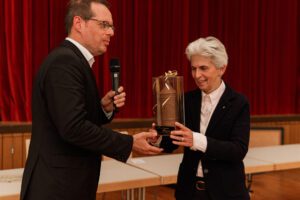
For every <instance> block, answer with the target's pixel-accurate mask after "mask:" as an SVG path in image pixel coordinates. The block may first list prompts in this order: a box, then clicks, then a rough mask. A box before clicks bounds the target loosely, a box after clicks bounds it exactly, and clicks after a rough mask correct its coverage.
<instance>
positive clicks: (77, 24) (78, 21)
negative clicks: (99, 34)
mask: <svg viewBox="0 0 300 200" xmlns="http://www.w3.org/2000/svg"><path fill="white" fill-rule="evenodd" d="M82 26H83V19H82V18H81V17H79V16H75V17H74V18H73V29H74V30H75V31H76V32H81V28H82Z"/></svg>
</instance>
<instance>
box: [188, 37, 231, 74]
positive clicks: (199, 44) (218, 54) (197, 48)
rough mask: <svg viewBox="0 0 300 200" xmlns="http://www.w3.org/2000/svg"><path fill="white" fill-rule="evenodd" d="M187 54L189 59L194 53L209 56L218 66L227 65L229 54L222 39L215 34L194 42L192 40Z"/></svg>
mask: <svg viewBox="0 0 300 200" xmlns="http://www.w3.org/2000/svg"><path fill="white" fill-rule="evenodd" d="M185 54H186V56H187V58H188V60H189V61H190V60H191V57H192V56H194V55H200V56H204V57H208V58H210V59H211V61H212V62H213V63H214V64H215V65H216V67H217V68H220V67H223V66H224V65H226V66H227V63H228V55H227V52H226V48H225V46H224V45H223V44H222V42H221V41H220V40H218V39H217V38H215V37H213V36H209V37H206V38H199V39H197V40H195V41H194V42H191V43H190V44H189V45H188V46H187V48H186V50H185Z"/></svg>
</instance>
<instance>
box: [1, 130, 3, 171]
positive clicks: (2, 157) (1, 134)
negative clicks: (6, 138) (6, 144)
mask: <svg viewBox="0 0 300 200" xmlns="http://www.w3.org/2000/svg"><path fill="white" fill-rule="evenodd" d="M2 142H3V141H2V134H0V170H1V169H2V162H3V145H2Z"/></svg>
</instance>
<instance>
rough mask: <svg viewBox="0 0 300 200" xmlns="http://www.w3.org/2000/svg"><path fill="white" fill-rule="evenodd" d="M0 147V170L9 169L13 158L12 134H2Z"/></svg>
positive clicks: (11, 166)
mask: <svg viewBox="0 0 300 200" xmlns="http://www.w3.org/2000/svg"><path fill="white" fill-rule="evenodd" d="M2 145H3V151H2V154H3V157H2V158H3V162H2V169H11V168H13V157H12V153H13V152H12V148H13V134H3V135H2Z"/></svg>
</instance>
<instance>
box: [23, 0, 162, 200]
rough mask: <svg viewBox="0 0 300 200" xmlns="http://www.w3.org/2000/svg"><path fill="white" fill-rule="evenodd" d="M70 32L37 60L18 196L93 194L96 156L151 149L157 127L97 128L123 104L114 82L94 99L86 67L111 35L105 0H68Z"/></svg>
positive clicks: (90, 198)
mask: <svg viewBox="0 0 300 200" xmlns="http://www.w3.org/2000/svg"><path fill="white" fill-rule="evenodd" d="M66 29H67V32H68V37H67V38H66V40H65V41H64V42H63V43H62V44H61V45H60V46H59V47H58V48H56V49H55V50H54V51H52V52H51V53H50V54H49V56H48V57H47V58H46V60H45V61H44V63H43V64H42V66H41V68H40V71H39V73H38V74H37V77H36V82H35V85H34V89H33V96H32V139H31V144H30V149H29V157H28V159H27V162H26V166H25V170H24V176H23V182H22V189H21V199H22V200H25V199H30V200H48V199H49V200H54V199H55V200H58V199H62V200H75V199H80V200H81V199H82V200H94V199H95V196H96V190H97V186H98V180H99V173H100V166H101V158H100V157H101V155H102V154H104V155H106V156H109V157H112V158H115V159H117V160H120V161H123V162H125V161H126V160H127V158H128V156H129V155H130V153H131V150H134V151H137V152H138V153H144V154H157V153H159V152H161V149H159V148H156V147H153V146H151V145H149V144H148V143H147V138H148V137H155V136H156V133H155V132H143V133H139V134H136V135H134V136H128V135H122V134H120V133H118V132H115V131H112V130H110V129H106V128H104V127H101V125H102V124H104V123H108V122H109V121H111V120H112V115H113V108H114V104H115V106H116V107H122V106H123V105H124V103H125V92H124V91H123V88H122V87H120V88H119V90H118V92H119V94H118V95H116V94H115V92H113V91H110V92H108V93H107V94H106V95H105V96H104V97H103V98H102V99H101V101H100V98H99V96H98V92H97V88H96V83H95V79H94V77H93V73H92V70H91V67H92V64H93V62H94V56H98V55H101V54H103V53H104V52H106V50H107V46H108V45H109V42H110V38H111V37H112V36H113V35H114V27H113V20H112V16H111V13H110V11H109V9H108V7H107V2H106V1H105V0H72V1H71V2H70V3H69V8H68V13H67V15H66Z"/></svg>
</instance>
